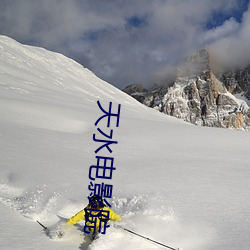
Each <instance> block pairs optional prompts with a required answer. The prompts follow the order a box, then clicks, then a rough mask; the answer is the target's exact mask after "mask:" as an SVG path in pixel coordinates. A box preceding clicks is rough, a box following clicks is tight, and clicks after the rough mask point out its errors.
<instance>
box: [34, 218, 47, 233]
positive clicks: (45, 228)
mask: <svg viewBox="0 0 250 250" xmlns="http://www.w3.org/2000/svg"><path fill="white" fill-rule="evenodd" d="M36 222H37V223H38V224H39V225H40V226H42V227H43V229H44V230H45V231H46V230H48V228H47V227H45V226H44V225H43V224H42V223H41V222H39V221H38V220H37V221H36Z"/></svg>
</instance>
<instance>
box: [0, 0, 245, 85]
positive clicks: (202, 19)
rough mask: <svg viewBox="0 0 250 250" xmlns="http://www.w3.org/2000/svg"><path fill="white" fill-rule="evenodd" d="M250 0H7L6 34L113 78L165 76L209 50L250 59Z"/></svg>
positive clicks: (1, 28)
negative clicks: (195, 54)
mask: <svg viewBox="0 0 250 250" xmlns="http://www.w3.org/2000/svg"><path fill="white" fill-rule="evenodd" d="M248 6H249V0H248V1H247V0H219V1H218V0H209V1H207V0H199V1H198V0H178V1H177V0H115V1H113V0H105V1H103V0H71V1H68V0H60V1H59V0H44V1H33V0H22V1H19V0H13V1H8V0H1V1H0V34H3V35H7V36H10V37H12V38H14V39H16V40H17V41H19V42H22V43H28V44H31V45H36V46H41V47H44V48H47V49H49V50H53V51H57V52H60V53H63V54H65V55H67V56H69V57H71V58H73V59H75V60H77V61H78V62H80V63H81V64H82V65H84V66H85V67H87V68H89V69H90V70H92V71H93V72H94V73H95V74H97V75H98V76H99V77H101V78H102V79H104V80H107V81H108V82H110V83H111V84H113V85H115V86H117V87H119V88H124V87H125V86H126V85H128V84H131V83H142V84H144V85H145V86H146V87H149V86H151V85H152V84H154V83H156V82H164V81H166V80H167V79H168V77H169V74H170V73H171V72H172V70H173V69H174V68H175V67H176V65H178V64H179V63H180V62H181V61H182V60H183V59H184V58H186V57H187V56H189V55H191V54H192V53H194V52H196V51H197V50H199V49H201V48H204V47H206V48H210V49H211V51H212V53H213V54H214V55H216V57H217V58H216V59H217V60H219V61H221V63H223V64H232V62H234V63H235V64H247V63H250V60H249V56H248V51H249V50H250V46H249V44H250V43H249V40H250V30H249V29H250V28H249V27H250V10H249V8H248Z"/></svg>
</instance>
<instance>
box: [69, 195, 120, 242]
mask: <svg viewBox="0 0 250 250" xmlns="http://www.w3.org/2000/svg"><path fill="white" fill-rule="evenodd" d="M81 220H85V226H84V232H85V233H87V234H90V233H91V235H92V238H93V239H94V238H95V237H96V235H97V234H98V233H100V232H101V230H103V232H102V234H104V233H105V232H106V228H107V227H109V225H107V222H108V221H109V220H112V221H117V222H121V221H122V219H121V216H120V215H118V214H116V213H115V212H114V211H113V210H111V209H110V208H109V207H107V206H105V205H104V202H103V200H102V198H101V197H100V196H92V197H90V198H89V204H88V205H87V206H86V207H85V208H84V209H82V210H81V211H79V212H78V213H77V214H75V215H74V216H72V217H71V218H70V219H69V220H68V221H67V224H68V225H74V224H76V223H77V222H79V221H81Z"/></svg>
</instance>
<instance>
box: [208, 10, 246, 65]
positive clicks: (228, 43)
mask: <svg viewBox="0 0 250 250" xmlns="http://www.w3.org/2000/svg"><path fill="white" fill-rule="evenodd" d="M226 25H227V24H225V25H223V26H222V27H220V29H227V27H226ZM249 41H250V9H248V11H246V12H245V13H244V15H243V18H242V22H241V23H238V27H237V28H236V29H233V31H232V32H230V33H228V34H227V35H226V36H224V37H222V38H221V39H217V40H215V41H214V42H213V43H211V44H210V51H211V52H212V53H213V56H214V58H215V60H216V61H217V63H218V64H221V65H224V66H225V67H245V66H247V65H249V64H250V55H249V51H250V43H249Z"/></svg>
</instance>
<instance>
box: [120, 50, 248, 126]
mask: <svg viewBox="0 0 250 250" xmlns="http://www.w3.org/2000/svg"><path fill="white" fill-rule="evenodd" d="M211 61H212V60H211V59H210V54H209V52H208V51H207V50H205V49H203V50H200V51H199V52H198V53H196V54H194V55H192V56H190V57H189V58H187V59H186V61H185V62H184V63H183V64H182V65H180V67H179V68H178V70H177V77H176V79H175V81H174V83H173V84H172V85H171V86H170V87H169V86H164V85H163V86H160V87H158V86H157V87H154V88H153V89H151V90H149V91H145V90H144V91H138V90H135V91H132V89H133V85H132V86H128V87H127V88H126V89H124V92H126V93H128V94H130V95H132V96H133V97H134V98H135V99H137V100H138V101H140V102H142V103H143V104H145V105H146V106H149V107H153V108H155V109H157V110H159V111H160V112H162V113H165V114H168V115H171V116H174V117H177V118H180V119H182V120H184V121H187V122H190V123H193V124H196V125H203V126H209V127H222V128H236V129H249V127H250V109H249V106H248V104H247V103H249V100H247V97H249V86H250V85H249V69H248V68H247V69H244V70H237V71H227V72H224V73H219V72H216V73H215V72H214V69H213V65H212V62H211ZM235 94H237V95H235Z"/></svg>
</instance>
